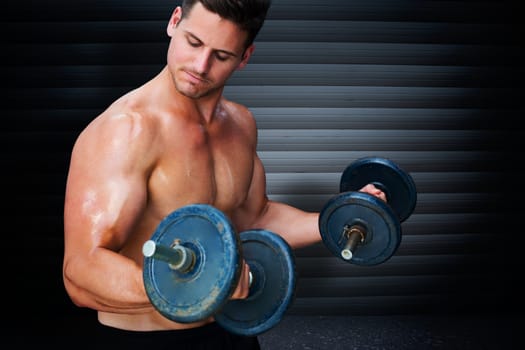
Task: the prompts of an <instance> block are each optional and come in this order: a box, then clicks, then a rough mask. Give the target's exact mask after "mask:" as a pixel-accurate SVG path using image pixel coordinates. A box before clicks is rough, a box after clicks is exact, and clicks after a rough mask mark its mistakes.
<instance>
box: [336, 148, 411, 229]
mask: <svg viewBox="0 0 525 350" xmlns="http://www.w3.org/2000/svg"><path fill="white" fill-rule="evenodd" d="M369 183H373V184H376V186H377V187H379V188H380V189H382V190H383V192H385V194H386V196H387V202H388V205H389V206H390V207H391V208H392V209H393V210H394V212H395V213H396V215H397V217H398V219H399V221H400V222H403V221H405V220H406V219H407V218H408V217H409V216H410V215H411V214H412V212H413V211H414V208H415V206H416V201H417V190H416V185H415V183H414V180H413V179H412V177H411V176H410V175H409V174H408V173H407V172H405V171H404V170H403V169H401V168H400V167H399V166H398V165H397V164H396V163H394V162H393V161H391V160H389V159H385V158H381V157H365V158H360V159H358V160H356V161H355V162H352V163H351V164H350V165H349V166H348V167H347V168H346V169H345V170H344V171H343V174H342V175H341V182H340V186H339V192H347V191H359V190H360V189H361V188H363V187H364V186H366V185H367V184H369Z"/></svg>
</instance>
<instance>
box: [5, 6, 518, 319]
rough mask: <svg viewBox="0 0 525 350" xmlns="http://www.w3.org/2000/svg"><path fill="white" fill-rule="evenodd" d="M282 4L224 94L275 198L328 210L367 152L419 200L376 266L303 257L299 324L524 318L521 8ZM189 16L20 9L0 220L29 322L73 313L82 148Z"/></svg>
mask: <svg viewBox="0 0 525 350" xmlns="http://www.w3.org/2000/svg"><path fill="white" fill-rule="evenodd" d="M274 2H275V3H274V5H273V7H272V9H271V11H270V15H269V19H268V21H267V24H266V26H265V27H264V28H263V30H262V31H261V33H260V36H259V38H258V40H257V49H256V52H255V55H254V56H253V58H252V60H251V64H250V65H249V66H248V67H247V68H246V69H245V70H243V71H239V72H237V73H236V74H235V75H234V76H233V77H232V79H231V81H230V85H229V86H228V87H227V89H226V95H227V97H229V98H231V99H233V100H237V101H239V102H241V103H244V104H246V105H247V106H249V107H250V108H251V109H252V110H253V112H254V114H255V116H256V118H257V121H258V125H259V128H260V132H259V137H260V144H259V152H260V156H261V158H262V160H263V162H264V164H265V166H266V169H267V172H268V188H269V192H270V196H271V198H273V199H278V200H282V201H285V202H288V203H291V204H293V205H296V206H298V207H300V208H303V209H307V210H320V209H321V208H322V206H323V204H324V203H325V202H326V201H327V200H328V199H329V198H331V197H332V196H333V195H335V194H337V191H338V182H339V176H340V173H341V172H342V170H343V169H344V168H345V167H346V166H347V165H348V164H349V163H350V162H351V161H353V160H355V159H357V158H359V157H362V156H369V155H378V156H384V157H388V158H391V159H393V160H395V161H396V162H398V163H399V164H400V165H401V166H402V167H403V168H405V169H406V170H407V171H409V172H410V173H411V175H412V176H413V178H414V180H415V182H416V185H417V188H418V192H419V197H418V203H417V206H416V209H415V212H414V214H413V215H412V216H411V217H410V218H409V219H408V220H407V221H405V222H404V223H403V233H404V236H403V239H402V243H401V245H400V247H399V250H398V252H397V253H396V254H395V255H394V256H393V257H392V258H391V259H390V260H389V261H388V262H386V263H384V264H382V265H379V266H374V267H362V266H354V265H351V264H346V263H344V262H341V261H340V260H339V259H338V258H336V257H334V256H332V255H330V253H328V251H327V250H326V249H325V248H324V246H323V245H322V244H319V245H316V246H312V247H308V248H305V249H302V250H298V251H297V252H296V253H297V266H298V274H299V284H298V290H297V298H296V300H295V302H294V305H293V307H292V309H291V311H290V312H291V313H296V314H389V313H418V312H442V311H455V310H460V311H469V312H470V311H475V310H480V309H483V310H501V309H508V310H511V309H513V308H514V300H515V299H514V297H515V296H517V295H518V292H517V290H516V289H515V287H514V286H513V281H514V279H515V278H516V277H517V276H516V275H517V273H518V271H519V269H518V264H520V263H521V262H520V259H519V257H518V255H519V253H520V248H519V246H518V245H517V244H516V243H517V242H518V241H519V235H520V234H521V229H520V223H519V220H518V218H519V216H518V215H519V209H518V208H519V204H518V203H519V201H520V200H521V198H520V197H519V194H520V193H521V191H522V189H521V187H522V186H521V183H520V180H521V177H522V176H521V174H520V171H519V166H520V165H519V162H520V161H521V160H522V158H523V157H521V155H520V153H519V149H520V145H521V144H523V142H522V138H523V136H524V133H523V130H522V129H521V128H518V127H517V125H516V120H517V119H519V117H521V116H522V115H523V106H522V103H523V89H522V87H521V86H522V81H523V66H522V64H523V58H524V55H523V50H522V43H521V42H520V41H519V40H518V34H517V30H518V23H519V18H518V16H517V11H516V8H515V7H514V3H513V2H504V1H386V0H382V1H348V0H327V1H324V2H318V1H312V0H303V1H298V0H281V1H274ZM11 3H12V4H11ZM177 3H178V2H177V1H168V0H151V1H138V0H136V1H129V0H127V1H123V0H112V1H109V0H108V1H102V0H90V1H87V0H83V1H73V2H71V1H63V0H57V1H24V2H20V3H15V2H13V1H8V5H9V6H8V7H7V8H8V10H7V13H8V16H7V18H8V20H7V21H6V22H4V23H2V27H3V33H4V37H5V38H7V40H6V41H7V42H6V43H5V44H4V45H3V46H4V50H2V53H0V55H1V56H2V58H3V62H4V65H3V70H4V72H3V76H5V77H7V84H5V85H4V87H3V88H2V96H3V97H4V98H5V101H4V103H3V107H2V119H3V123H2V131H1V135H2V137H1V141H0V142H1V146H2V147H1V150H2V151H1V152H2V153H1V157H2V161H3V166H4V178H5V180H6V181H5V186H6V187H9V190H8V191H7V193H9V195H7V196H6V197H5V198H4V201H3V204H2V212H3V216H4V218H5V222H6V223H10V225H11V226H15V229H9V230H4V235H7V236H8V238H9V241H12V242H13V243H14V244H11V245H9V250H8V257H9V259H8V261H9V265H10V266H11V267H10V268H9V270H10V271H9V272H10V273H12V276H10V274H8V276H10V277H8V280H9V281H10V282H11V284H12V285H13V288H9V291H10V292H11V293H12V297H13V298H15V300H21V301H20V305H21V306H22V304H24V306H26V305H27V307H28V308H29V310H30V311H28V312H29V313H31V314H36V315H38V314H40V313H44V314H46V313H48V312H49V311H51V310H52V309H53V308H58V309H59V310H63V311H67V312H70V308H71V305H70V303H69V300H68V299H67V297H66V296H65V293H64V291H63V287H62V281H61V271H60V268H61V265H60V264H61V258H62V234H63V231H62V204H63V192H64V186H65V179H66V172H67V166H68V162H69V155H70V151H71V147H72V145H73V142H74V139H75V138H76V136H77V135H78V133H79V132H80V131H81V129H82V128H83V127H84V126H85V125H86V124H87V123H88V122H89V121H90V120H91V119H92V118H94V117H95V116H96V115H97V114H98V113H99V112H100V111H102V110H103V109H104V108H105V107H106V106H107V105H108V104H109V103H110V102H111V101H112V100H113V99H115V98H116V97H118V96H120V95H121V94H123V93H125V92H126V91H128V90H130V89H132V88H134V87H136V86H138V85H140V84H142V83H143V82H145V81H146V80H147V79H149V78H151V77H152V76H153V75H155V74H156V73H157V72H158V71H159V70H160V69H161V67H162V66H163V65H164V63H165V50H166V48H167V43H168V38H167V37H166V35H165V26H166V23H167V20H168V18H169V16H170V14H171V11H172V9H173V8H174V6H175V4H177ZM516 194H517V195H516ZM6 226H7V227H8V226H9V224H8V225H6ZM41 293H44V294H47V297H46V299H45V301H43V302H42V301H41V299H40V298H41V296H40V294H41ZM22 295H23V298H21V299H19V297H20V296H22ZM516 299H517V298H516ZM509 300H512V301H513V302H512V303H510V304H509V303H508V302H509ZM509 306H510V307H509Z"/></svg>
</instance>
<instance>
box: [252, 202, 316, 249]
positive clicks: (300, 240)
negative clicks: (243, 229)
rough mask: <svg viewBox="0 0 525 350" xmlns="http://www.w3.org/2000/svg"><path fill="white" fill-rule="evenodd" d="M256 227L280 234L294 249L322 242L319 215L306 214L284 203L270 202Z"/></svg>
mask: <svg viewBox="0 0 525 350" xmlns="http://www.w3.org/2000/svg"><path fill="white" fill-rule="evenodd" d="M256 226H257V228H263V229H266V230H269V231H272V232H275V233H277V234H279V235H280V236H282V237H283V238H284V239H285V240H286V241H287V242H288V244H290V246H291V247H292V248H294V249H296V248H302V247H305V246H308V245H311V244H314V243H317V242H320V241H321V234H320V232H319V213H314V212H306V211H304V210H300V209H298V208H295V207H292V206H290V205H287V204H284V203H279V202H274V201H268V203H267V205H266V207H265V210H264V212H263V213H262V215H261V216H260V217H259V218H258V220H257V222H256Z"/></svg>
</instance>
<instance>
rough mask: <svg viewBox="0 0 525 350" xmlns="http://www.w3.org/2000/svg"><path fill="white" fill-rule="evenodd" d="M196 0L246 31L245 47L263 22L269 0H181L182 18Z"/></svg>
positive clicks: (253, 38) (251, 40) (268, 6)
mask: <svg viewBox="0 0 525 350" xmlns="http://www.w3.org/2000/svg"><path fill="white" fill-rule="evenodd" d="M197 2H200V3H201V4H202V5H203V6H204V7H205V8H206V9H207V10H208V11H211V12H213V13H216V14H218V15H219V16H221V17H222V18H224V19H227V20H230V21H232V22H234V23H236V24H237V25H239V27H240V28H241V29H242V30H244V31H245V32H247V33H248V37H247V38H246V42H245V48H247V47H248V46H250V45H251V44H252V43H253V41H254V40H255V37H256V36H257V34H258V33H259V30H260V29H261V28H262V26H263V24H264V20H265V19H266V14H267V13H268V9H269V8H270V5H271V0H183V1H182V18H184V17H186V16H187V15H188V14H189V13H190V12H191V9H192V8H193V5H195V4H196V3H197Z"/></svg>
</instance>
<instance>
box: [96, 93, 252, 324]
mask: <svg viewBox="0 0 525 350" xmlns="http://www.w3.org/2000/svg"><path fill="white" fill-rule="evenodd" d="M123 105H124V104H123ZM126 105H129V101H127V102H126ZM221 106H222V108H221V109H220V110H221V113H220V115H216V116H215V117H214V119H213V121H212V123H210V124H209V125H207V126H205V125H204V124H203V123H202V122H199V120H198V118H195V117H194V116H190V115H172V114H171V113H170V112H169V111H165V113H160V114H159V113H158V111H157V113H155V114H151V115H148V113H147V112H146V113H143V112H142V116H141V119H142V118H146V119H147V120H145V122H144V125H143V127H146V128H152V130H151V133H152V134H154V135H155V140H154V144H155V150H156V151H154V152H155V156H154V157H153V158H152V159H153V162H152V166H151V170H150V172H149V173H148V175H147V179H148V183H147V185H148V191H147V194H148V201H147V205H146V207H145V210H144V211H143V215H142V218H141V219H140V220H139V225H138V226H137V228H136V230H135V232H133V233H132V235H131V236H130V239H128V240H127V242H126V243H125V245H124V246H123V247H122V249H121V250H120V253H121V254H124V255H126V256H128V257H130V258H132V259H134V260H135V261H136V262H137V263H139V264H142V259H143V257H142V250H141V249H142V245H143V243H144V242H145V241H146V240H147V239H149V238H150V236H151V235H152V234H153V232H154V231H155V229H156V226H157V225H158V224H159V222H160V221H161V220H162V219H163V218H164V217H165V216H166V215H168V214H169V213H171V212H172V211H173V210H175V209H177V208H180V207H182V206H184V205H187V204H194V203H206V204H211V205H214V206H215V207H217V208H218V209H220V210H222V211H223V212H224V213H225V214H227V215H229V214H230V213H231V212H232V211H233V210H235V209H236V208H237V207H238V206H240V205H241V204H242V203H243V202H244V200H245V198H246V196H247V193H248V190H249V187H250V184H251V180H252V175H253V174H252V172H253V166H254V154H255V139H254V136H255V135H254V133H255V125H254V122H253V120H252V116H251V114H250V113H249V112H248V111H247V110H246V109H245V108H244V107H241V106H238V105H236V104H233V103H231V102H227V101H224V100H223V101H222V102H221ZM112 108H117V110H118V105H117V106H113V107H112ZM99 320H100V321H101V322H102V323H104V324H107V325H110V326H115V327H119V328H125V329H135V330H152V329H181V328H189V327H194V326H198V325H200V324H203V323H206V322H210V321H211V319H209V320H203V322H199V323H198V324H178V323H174V322H171V321H169V320H167V319H166V318H164V317H162V316H161V315H160V314H158V313H157V312H156V311H155V310H152V312H151V313H149V314H134V315H127V314H111V313H104V312H99Z"/></svg>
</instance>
